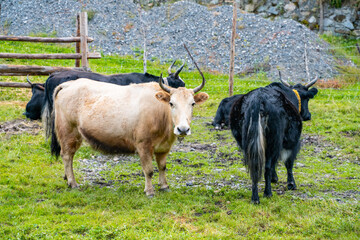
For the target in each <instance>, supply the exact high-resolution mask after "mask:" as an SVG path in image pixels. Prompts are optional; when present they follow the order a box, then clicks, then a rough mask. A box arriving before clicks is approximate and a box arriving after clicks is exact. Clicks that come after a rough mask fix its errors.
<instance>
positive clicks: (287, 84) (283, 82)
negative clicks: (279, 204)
mask: <svg viewBox="0 0 360 240" xmlns="http://www.w3.org/2000/svg"><path fill="white" fill-rule="evenodd" d="M278 71H279V77H280V82H282V84H284V85H285V86H287V87H291V85H290V84H289V83H288V82H287V81H285V80H282V78H281V72H280V70H278Z"/></svg>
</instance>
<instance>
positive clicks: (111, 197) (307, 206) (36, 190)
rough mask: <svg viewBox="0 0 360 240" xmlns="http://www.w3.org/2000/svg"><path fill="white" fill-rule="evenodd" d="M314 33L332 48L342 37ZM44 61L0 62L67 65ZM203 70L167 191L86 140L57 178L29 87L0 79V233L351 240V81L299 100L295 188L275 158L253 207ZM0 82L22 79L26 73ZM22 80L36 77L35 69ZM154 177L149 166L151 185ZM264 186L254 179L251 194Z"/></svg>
mask: <svg viewBox="0 0 360 240" xmlns="http://www.w3.org/2000/svg"><path fill="white" fill-rule="evenodd" d="M324 38H326V39H327V40H328V41H329V42H332V44H335V46H342V44H343V42H342V41H340V40H338V39H334V38H330V37H328V36H326V37H324ZM346 44H348V43H346ZM0 52H28V53H29V52H34V53H35V52H39V53H41V52H48V53H54V52H73V47H72V46H69V45H65V46H62V47H60V46H59V45H54V44H48V45H43V44H18V43H8V42H2V43H1V44H0ZM341 54H345V55H346V54H350V55H354V53H349V52H346V51H345V52H342V53H341ZM195 58H196V56H195ZM49 62H50V61H47V62H45V61H41V60H38V61H27V60H7V61H6V60H1V61H0V64H3V63H6V64H43V65H54V66H55V65H56V66H72V65H73V61H57V60H52V61H51V62H50V63H49ZM355 62H356V61H355ZM357 63H358V62H357ZM358 64H359V63H358ZM90 65H91V68H92V70H93V71H96V72H100V73H105V74H113V73H119V72H133V71H137V72H141V71H142V62H141V61H139V60H137V59H135V58H134V57H117V56H106V57H103V58H102V59H99V60H91V61H90ZM168 66H169V65H160V64H159V63H157V62H154V63H149V66H148V69H149V72H150V73H152V74H160V72H164V73H165V72H166V69H167V67H168ZM351 71H358V70H356V69H355V70H354V69H351ZM357 73H359V72H357ZM181 77H182V79H184V80H185V82H186V85H187V87H195V86H196V85H198V84H199V83H200V76H199V75H198V73H196V72H187V71H184V72H183V73H181ZM205 77H206V79H207V85H206V86H205V88H204V91H205V92H207V93H208V94H209V95H210V99H209V100H208V101H207V102H206V103H205V104H203V105H201V106H197V107H196V108H195V110H194V120H193V122H192V135H191V136H189V137H187V138H186V139H184V140H183V141H182V142H176V144H175V145H174V147H173V150H172V152H171V154H170V155H169V157H168V164H167V178H168V182H169V185H170V188H171V191H170V192H166V193H162V192H159V189H158V187H157V186H156V187H155V189H156V196H155V197H154V198H152V199H148V198H147V197H146V196H145V194H144V193H143V189H144V176H143V174H142V170H141V167H140V163H139V161H138V157H137V156H134V157H128V156H102V155H100V154H99V153H97V152H95V151H93V150H91V149H90V148H89V147H88V146H86V145H83V146H82V147H81V148H80V150H79V151H78V152H77V154H76V156H75V161H74V167H75V176H76V177H77V181H78V183H81V186H80V188H79V189H69V188H68V187H67V185H66V182H65V181H64V180H63V179H62V176H63V164H62V162H61V159H58V160H57V159H55V158H54V157H52V156H51V155H50V150H49V146H48V144H47V143H46V142H45V139H44V136H43V133H42V129H41V123H37V122H30V121H26V120H25V119H24V116H23V115H22V113H23V112H24V108H25V105H26V103H27V101H28V100H29V99H30V97H31V91H30V89H5V88H0V239H70V238H73V239H243V238H244V239H245V238H249V239H279V238H282V239H359V236H360V204H359V201H360V189H359V186H360V160H359V157H360V147H359V146H360V130H359V129H360V109H359V106H360V82H359V81H358V79H355V80H354V81H350V82H351V84H347V85H343V86H342V88H341V89H331V88H324V89H319V93H318V94H317V95H316V97H315V98H314V99H313V100H311V101H310V104H309V108H310V111H311V112H312V120H311V121H309V122H305V123H304V127H303V135H302V149H301V151H300V153H299V155H298V157H297V161H296V164H295V169H294V176H295V180H296V181H297V185H298V189H297V190H296V191H287V190H286V169H285V167H284V166H282V165H279V166H278V175H279V183H277V184H272V186H273V195H274V196H273V197H272V198H271V199H267V198H263V197H262V194H260V201H261V204H260V205H252V204H251V203H250V197H251V191H250V187H251V181H250V178H249V175H248V174H247V171H246V169H245V167H244V165H243V164H242V162H241V159H242V154H241V153H239V151H238V148H237V146H236V144H235V142H234V140H233V138H232V136H231V133H230V132H229V131H228V130H223V131H215V130H213V129H212V127H211V126H209V124H208V123H210V122H211V121H212V118H213V117H214V116H215V112H216V109H217V106H218V104H219V102H220V100H221V99H222V98H224V97H226V96H227V92H228V89H227V76H225V75H215V74H210V73H205ZM356 78H357V77H356ZM1 80H2V81H4V80H6V81H22V82H24V81H25V77H6V78H4V77H2V78H1ZM31 80H32V81H33V82H44V81H45V80H46V77H31ZM337 81H340V82H341V79H338V80H337ZM268 83H270V82H269V81H268V80H267V79H266V77H265V75H264V74H262V73H259V74H257V75H254V76H253V77H250V78H245V79H244V78H242V79H240V78H236V79H235V84H234V85H235V90H234V92H235V93H246V92H248V91H250V90H252V89H255V88H257V87H261V86H265V85H267V84H268ZM95 163H98V165H96V166H95V165H94V164H95ZM155 165H156V164H154V167H155ZM155 169H156V167H155ZM95 173H96V174H95ZM157 182H158V173H157V172H155V176H154V180H153V184H157ZM263 187H264V184H263V183H262V184H260V191H262V190H263Z"/></svg>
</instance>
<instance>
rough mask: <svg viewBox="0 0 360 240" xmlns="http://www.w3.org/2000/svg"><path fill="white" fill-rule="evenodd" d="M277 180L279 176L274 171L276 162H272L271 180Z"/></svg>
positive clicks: (273, 181) (274, 181)
mask: <svg viewBox="0 0 360 240" xmlns="http://www.w3.org/2000/svg"><path fill="white" fill-rule="evenodd" d="M278 181H279V178H278V175H277V173H276V164H272V166H271V182H272V183H277V182H278Z"/></svg>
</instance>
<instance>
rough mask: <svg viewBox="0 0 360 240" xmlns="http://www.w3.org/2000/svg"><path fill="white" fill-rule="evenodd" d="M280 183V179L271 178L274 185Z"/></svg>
mask: <svg viewBox="0 0 360 240" xmlns="http://www.w3.org/2000/svg"><path fill="white" fill-rule="evenodd" d="M278 181H279V179H278V177H273V178H271V182H272V183H277V182H278Z"/></svg>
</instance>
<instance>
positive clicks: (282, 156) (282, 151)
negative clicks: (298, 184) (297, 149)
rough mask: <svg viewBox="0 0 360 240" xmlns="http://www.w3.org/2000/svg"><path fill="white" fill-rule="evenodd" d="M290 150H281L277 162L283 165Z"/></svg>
mask: <svg viewBox="0 0 360 240" xmlns="http://www.w3.org/2000/svg"><path fill="white" fill-rule="evenodd" d="M290 155H291V150H286V149H282V150H281V152H280V157H279V160H280V161H282V162H283V163H285V161H286V160H287V159H288V158H289V157H290Z"/></svg>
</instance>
